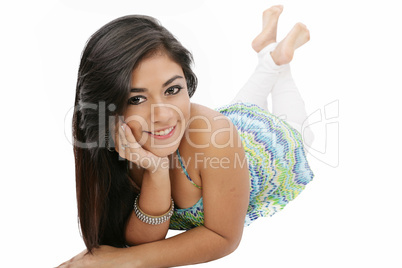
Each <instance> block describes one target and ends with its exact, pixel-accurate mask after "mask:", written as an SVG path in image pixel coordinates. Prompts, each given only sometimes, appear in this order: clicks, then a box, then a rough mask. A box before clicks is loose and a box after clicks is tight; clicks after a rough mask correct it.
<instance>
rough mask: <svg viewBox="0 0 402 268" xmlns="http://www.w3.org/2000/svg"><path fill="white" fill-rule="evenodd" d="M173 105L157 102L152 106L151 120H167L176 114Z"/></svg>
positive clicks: (154, 121)
mask: <svg viewBox="0 0 402 268" xmlns="http://www.w3.org/2000/svg"><path fill="white" fill-rule="evenodd" d="M171 106H173V105H171V104H167V103H157V104H152V106H151V121H152V122H153V123H156V122H167V121H169V120H170V119H171V118H172V117H173V116H174V111H175V109H174V107H171Z"/></svg>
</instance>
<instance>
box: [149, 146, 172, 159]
mask: <svg viewBox="0 0 402 268" xmlns="http://www.w3.org/2000/svg"><path fill="white" fill-rule="evenodd" d="M177 148H179V144H177V145H175V146H169V147H165V148H164V147H160V148H155V147H152V148H149V149H146V150H148V151H149V152H151V153H153V154H154V155H156V156H158V157H166V156H169V155H171V154H173V153H174V152H175V151H176V150H177Z"/></svg>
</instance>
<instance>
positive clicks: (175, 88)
mask: <svg viewBox="0 0 402 268" xmlns="http://www.w3.org/2000/svg"><path fill="white" fill-rule="evenodd" d="M181 89H182V87H181V86H173V87H170V88H168V89H166V91H165V95H176V94H177V93H179V92H180V90H181Z"/></svg>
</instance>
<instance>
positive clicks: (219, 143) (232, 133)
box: [184, 103, 237, 149]
mask: <svg viewBox="0 0 402 268" xmlns="http://www.w3.org/2000/svg"><path fill="white" fill-rule="evenodd" d="M190 114H191V116H190V120H189V122H188V126H187V129H186V133H185V136H184V138H185V139H186V142H187V143H189V144H190V145H192V146H193V147H196V148H199V149H203V148H210V147H215V148H222V147H224V146H229V145H231V144H233V142H234V141H235V140H236V141H237V130H236V127H235V126H234V125H233V123H232V121H231V120H230V119H229V118H228V117H226V116H225V115H223V114H221V113H219V112H218V111H215V110H213V109H211V108H208V107H206V106H203V105H200V104H196V103H192V104H191V113H190Z"/></svg>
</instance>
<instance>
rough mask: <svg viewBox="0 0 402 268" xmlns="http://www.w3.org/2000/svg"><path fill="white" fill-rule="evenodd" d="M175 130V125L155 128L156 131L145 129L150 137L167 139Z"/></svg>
mask: <svg viewBox="0 0 402 268" xmlns="http://www.w3.org/2000/svg"><path fill="white" fill-rule="evenodd" d="M175 130H176V126H173V127H169V128H165V129H162V130H157V131H152V132H149V131H145V132H147V133H148V134H149V135H150V136H151V137H153V138H155V139H167V138H170V137H172V136H173V134H174V132H175Z"/></svg>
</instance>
